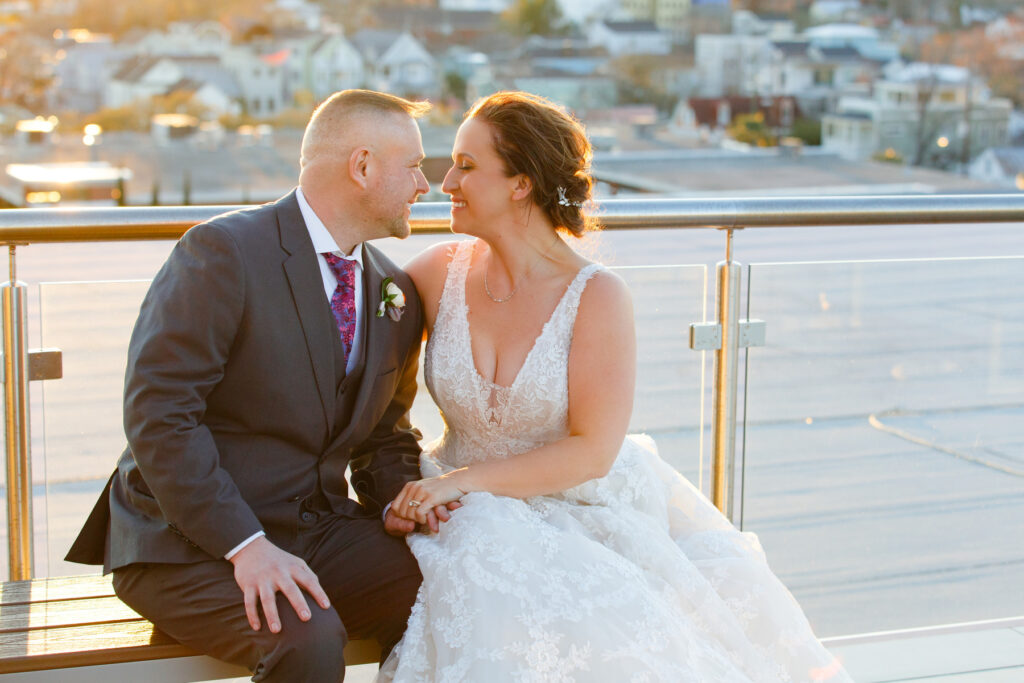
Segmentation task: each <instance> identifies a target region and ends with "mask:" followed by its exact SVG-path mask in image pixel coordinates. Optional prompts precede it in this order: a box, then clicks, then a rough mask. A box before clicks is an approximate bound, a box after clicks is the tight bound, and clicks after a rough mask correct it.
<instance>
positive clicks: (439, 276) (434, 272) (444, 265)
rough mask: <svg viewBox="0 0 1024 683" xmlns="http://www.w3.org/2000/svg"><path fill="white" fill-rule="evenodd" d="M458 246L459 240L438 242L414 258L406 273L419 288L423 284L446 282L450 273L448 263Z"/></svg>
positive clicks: (407, 265)
mask: <svg viewBox="0 0 1024 683" xmlns="http://www.w3.org/2000/svg"><path fill="white" fill-rule="evenodd" d="M458 244H459V241H458V240H449V241H447V242H438V243H437V244H433V245H431V246H429V247H427V248H426V249H424V250H423V251H421V252H420V253H418V254H416V255H415V256H413V257H412V259H410V260H409V262H408V263H406V264H405V272H407V273H408V274H409V277H411V278H412V279H413V282H415V283H416V287H417V288H420V286H421V283H422V284H423V285H429V284H430V283H432V282H433V281H436V280H439V281H440V282H444V279H445V276H446V275H447V273H448V263H449V262H450V261H451V259H452V256H454V255H455V248H456V247H457V246H458Z"/></svg>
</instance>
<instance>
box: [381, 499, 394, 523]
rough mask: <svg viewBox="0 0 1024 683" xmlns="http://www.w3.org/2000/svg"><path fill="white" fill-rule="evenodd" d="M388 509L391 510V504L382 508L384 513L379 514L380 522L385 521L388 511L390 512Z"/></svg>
mask: <svg viewBox="0 0 1024 683" xmlns="http://www.w3.org/2000/svg"><path fill="white" fill-rule="evenodd" d="M390 509H391V503H388V504H387V505H385V506H384V512H382V513H380V519H381V521H384V520H386V519H387V518H388V510H390Z"/></svg>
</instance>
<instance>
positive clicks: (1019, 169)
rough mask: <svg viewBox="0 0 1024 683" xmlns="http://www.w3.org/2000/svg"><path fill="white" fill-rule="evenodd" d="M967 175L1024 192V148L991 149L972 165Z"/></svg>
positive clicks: (979, 156) (980, 155)
mask: <svg viewBox="0 0 1024 683" xmlns="http://www.w3.org/2000/svg"><path fill="white" fill-rule="evenodd" d="M967 175H968V176H969V177H971V178H974V179H975V180H982V181H984V182H987V183H993V184H996V185H1001V186H1002V187H1005V188H1007V189H1013V190H1020V191H1021V192H1024V147H989V148H988V149H986V150H985V151H984V152H982V153H981V154H979V155H978V158H977V159H975V160H974V161H973V162H972V163H971V165H970V166H969V167H968V170H967Z"/></svg>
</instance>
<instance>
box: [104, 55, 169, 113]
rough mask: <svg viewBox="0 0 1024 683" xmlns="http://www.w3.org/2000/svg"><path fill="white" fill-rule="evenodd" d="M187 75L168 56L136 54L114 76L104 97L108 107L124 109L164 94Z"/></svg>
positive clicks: (105, 90)
mask: <svg viewBox="0 0 1024 683" xmlns="http://www.w3.org/2000/svg"><path fill="white" fill-rule="evenodd" d="M184 77H185V72H184V71H183V70H182V68H181V67H180V66H178V65H177V64H175V63H174V60H172V59H169V58H167V57H154V56H151V55H136V56H134V57H129V58H127V59H125V60H124V61H123V62H122V63H121V66H120V67H119V68H118V69H117V71H115V72H114V74H113V76H111V78H110V81H109V82H108V83H107V85H106V88H105V89H104V94H103V104H104V106H106V107H123V106H125V105H127V104H130V103H132V102H136V101H138V100H147V99H149V98H151V97H153V96H154V95H163V94H164V93H166V92H167V88H169V87H170V86H171V85H172V84H174V83H177V82H178V81H180V80H181V79H182V78H184Z"/></svg>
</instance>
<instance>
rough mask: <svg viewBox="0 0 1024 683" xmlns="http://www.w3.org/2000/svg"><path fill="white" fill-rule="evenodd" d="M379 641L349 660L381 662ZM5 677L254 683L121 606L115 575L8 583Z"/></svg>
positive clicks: (20, 680) (0, 588)
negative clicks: (237, 682) (244, 682)
mask: <svg viewBox="0 0 1024 683" xmlns="http://www.w3.org/2000/svg"><path fill="white" fill-rule="evenodd" d="M379 656H380V650H379V648H378V647H377V644H376V643H375V642H372V641H365V640H364V641H352V642H350V643H349V644H348V646H347V647H346V648H345V661H346V662H347V663H348V664H350V665H352V664H369V663H373V662H376V661H377V660H378V658H379ZM0 674H2V675H4V683H30V682H31V683H41V682H42V681H71V680H73V681H84V682H90V683H91V682H93V681H95V682H96V683H110V682H111V681H112V680H133V681H147V682H149V681H152V682H154V683H155V682H157V681H168V682H170V681H174V682H176V683H185V682H186V681H206V680H214V679H221V678H238V677H243V676H244V677H248V676H249V675H250V674H249V672H248V671H246V670H245V669H244V668H242V667H238V666H233V665H230V664H225V663H223V662H220V661H217V660H216V659H213V658H212V657H207V656H205V655H200V654H198V653H196V652H194V651H192V650H190V649H188V648H186V647H184V646H183V645H179V644H178V643H176V642H175V641H173V640H171V639H170V638H169V637H168V636H166V635H164V634H163V633H161V632H160V631H158V630H157V629H156V628H155V627H154V626H153V624H151V623H150V622H149V621H147V620H146V619H143V618H142V617H141V616H139V615H138V614H136V613H135V612H134V611H133V610H132V609H131V608H129V607H128V606H127V605H125V604H124V603H123V602H121V601H120V600H119V599H118V598H117V596H116V595H114V589H113V587H112V586H111V584H110V577H109V576H96V575H92V576H66V577H57V578H51V579H34V580H32V581H8V582H6V583H3V584H0Z"/></svg>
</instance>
